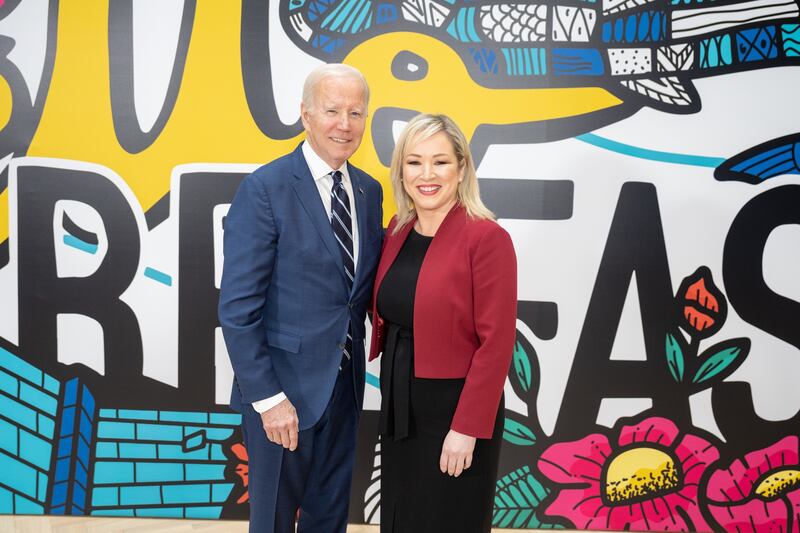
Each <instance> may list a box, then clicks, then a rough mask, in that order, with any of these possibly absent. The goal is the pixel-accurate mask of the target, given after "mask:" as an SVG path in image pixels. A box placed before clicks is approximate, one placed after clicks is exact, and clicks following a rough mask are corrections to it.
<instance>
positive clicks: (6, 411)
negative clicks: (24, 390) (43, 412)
mask: <svg viewBox="0 0 800 533" xmlns="http://www.w3.org/2000/svg"><path fill="white" fill-rule="evenodd" d="M0 413H3V416H5V417H6V418H10V419H11V420H13V421H14V422H17V423H18V424H22V425H23V426H25V427H26V428H28V429H32V430H34V431H36V411H34V410H33V409H31V408H30V407H26V406H24V405H22V404H21V403H19V402H18V401H16V400H12V399H11V398H8V397H7V396H4V395H2V394H0Z"/></svg>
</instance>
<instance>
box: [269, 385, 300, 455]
mask: <svg viewBox="0 0 800 533" xmlns="http://www.w3.org/2000/svg"><path fill="white" fill-rule="evenodd" d="M261 424H262V425H263V426H264V433H266V434H267V438H268V439H269V440H270V441H271V442H274V443H275V444H280V445H281V446H283V447H284V448H286V449H288V450H289V451H290V452H293V451H295V450H296V449H297V431H298V430H297V428H298V424H299V421H298V420H297V411H295V410H294V405H292V402H290V401H289V398H286V399H285V400H283V401H282V402H281V403H279V404H278V405H276V406H274V407H272V408H270V409H267V410H266V411H264V412H263V413H261Z"/></svg>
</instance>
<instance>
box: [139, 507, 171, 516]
mask: <svg viewBox="0 0 800 533" xmlns="http://www.w3.org/2000/svg"><path fill="white" fill-rule="evenodd" d="M135 512H136V516H149V517H154V518H183V507H143V508H141V509H135Z"/></svg>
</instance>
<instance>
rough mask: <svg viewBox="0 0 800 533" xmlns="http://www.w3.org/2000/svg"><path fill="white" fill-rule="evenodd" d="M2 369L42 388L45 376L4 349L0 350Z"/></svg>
mask: <svg viewBox="0 0 800 533" xmlns="http://www.w3.org/2000/svg"><path fill="white" fill-rule="evenodd" d="M0 368H5V369H7V370H8V371H9V372H11V373H13V374H16V375H17V376H19V377H21V378H24V379H27V380H28V381H30V382H31V383H34V384H36V385H39V386H40V387H41V386H42V377H43V374H42V371H41V370H39V369H38V368H36V367H35V366H33V365H31V364H29V363H27V362H25V361H23V360H22V359H20V358H19V357H17V356H16V355H14V354H12V353H11V352H9V351H8V350H5V349H3V348H0Z"/></svg>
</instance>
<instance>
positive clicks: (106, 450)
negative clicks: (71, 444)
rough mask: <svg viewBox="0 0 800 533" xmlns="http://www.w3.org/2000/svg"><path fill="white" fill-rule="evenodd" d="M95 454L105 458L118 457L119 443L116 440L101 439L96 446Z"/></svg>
mask: <svg viewBox="0 0 800 533" xmlns="http://www.w3.org/2000/svg"><path fill="white" fill-rule="evenodd" d="M94 455H95V457H100V458H103V459H108V458H110V459H116V458H117V456H118V455H117V443H116V442H107V441H99V442H98V443H97V445H96V446H95V447H94Z"/></svg>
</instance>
